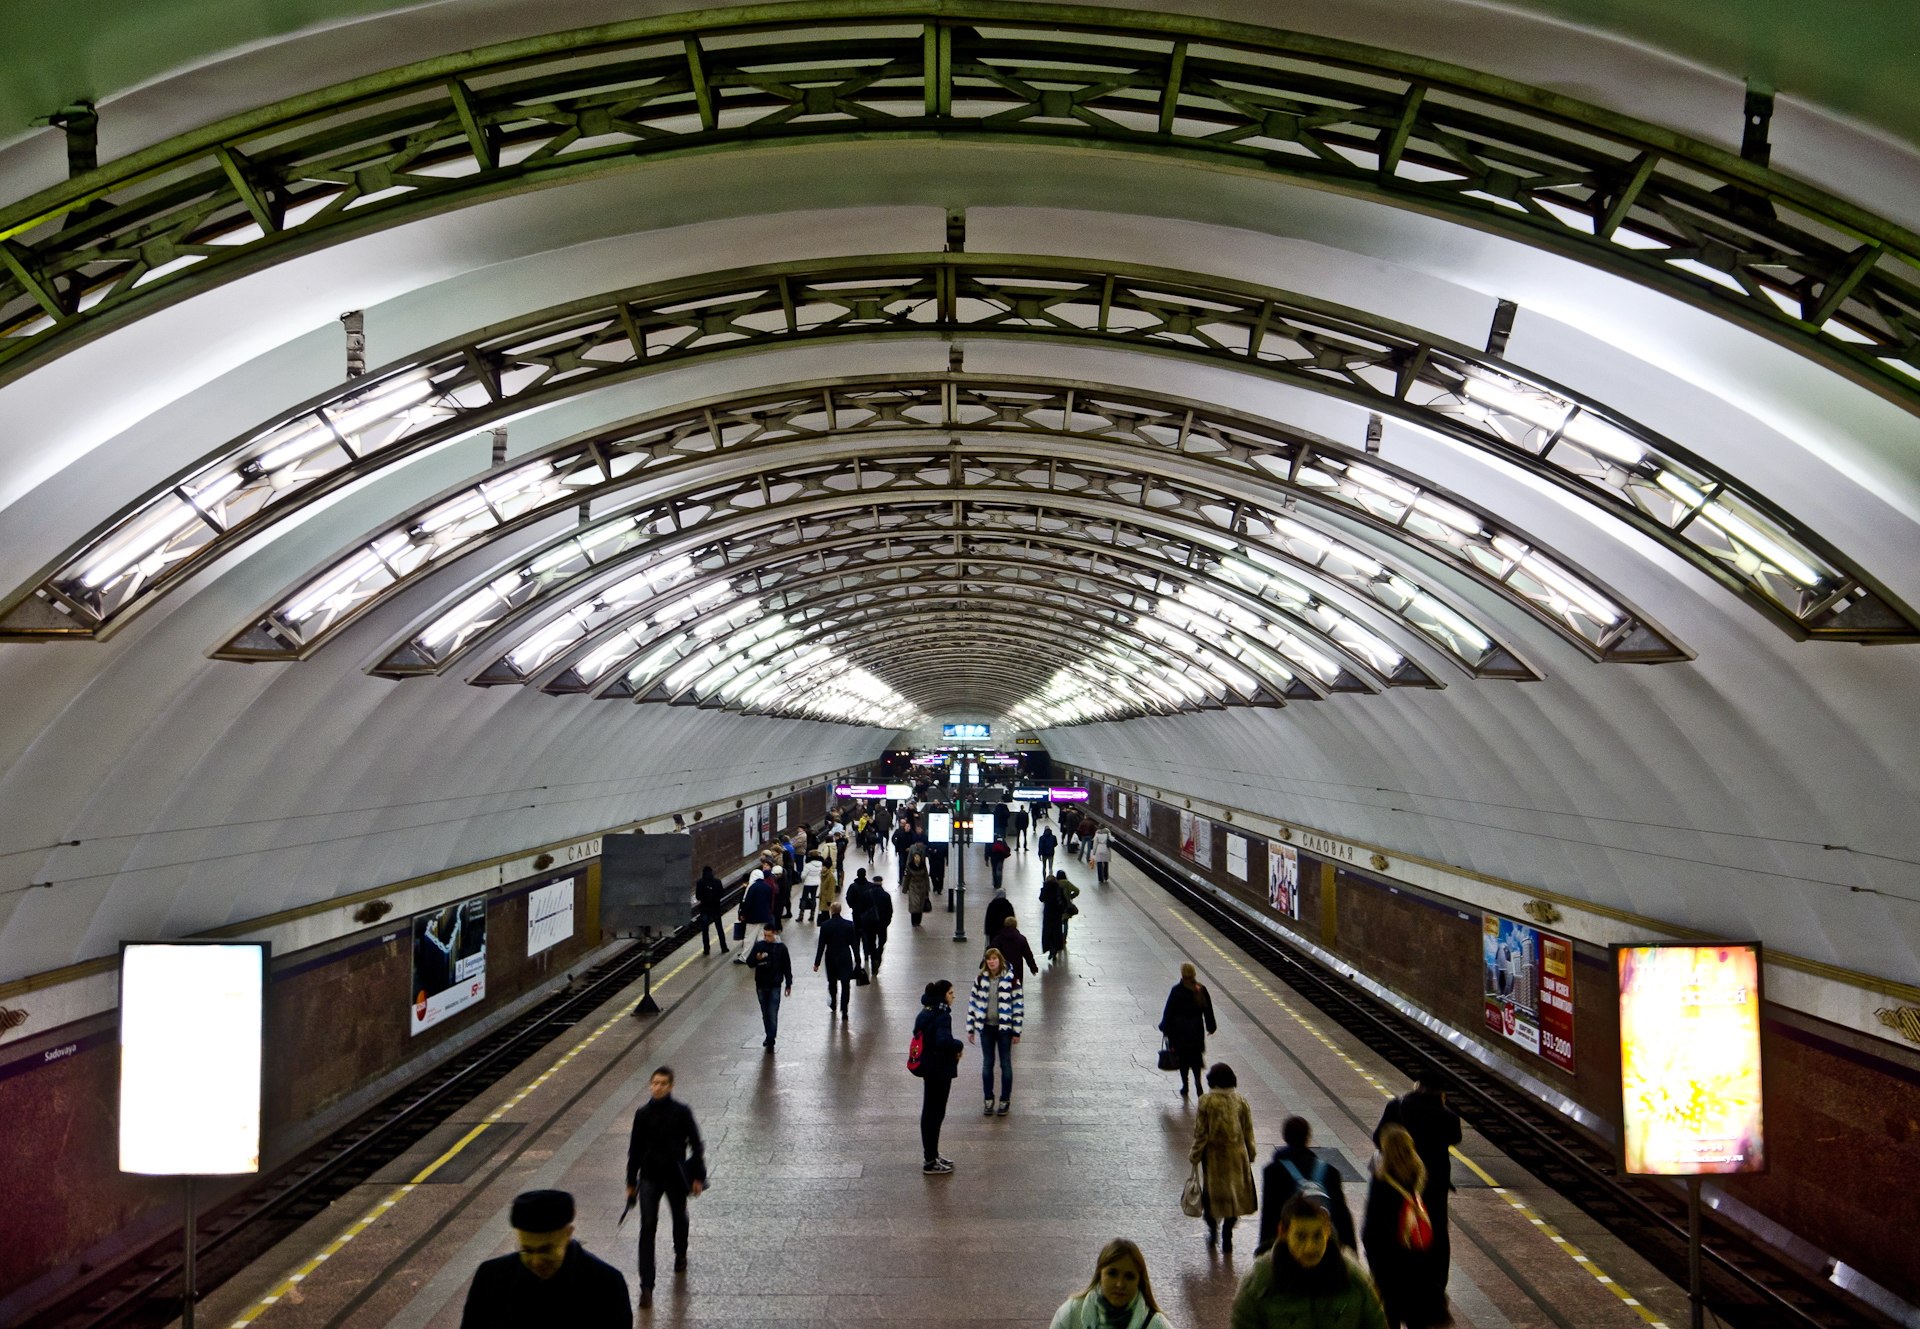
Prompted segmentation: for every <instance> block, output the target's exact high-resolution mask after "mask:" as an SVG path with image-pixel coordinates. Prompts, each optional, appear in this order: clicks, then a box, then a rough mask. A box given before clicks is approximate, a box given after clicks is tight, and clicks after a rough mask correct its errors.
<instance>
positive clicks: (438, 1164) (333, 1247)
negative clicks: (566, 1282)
mask: <svg viewBox="0 0 1920 1329" xmlns="http://www.w3.org/2000/svg"><path fill="white" fill-rule="evenodd" d="M693 960H694V957H693V956H691V955H689V956H688V957H687V958H686V959H684V960H682V961H681V962H680V963H679V964H677V965H675V966H674V967H673V968H672V969H671V970H669V971H668V973H667V976H666V977H665V978H660V979H655V980H654V984H653V986H654V987H655V988H662V987H665V986H666V985H667V984H668V983H670V982H672V981H673V978H674V975H675V974H678V973H679V972H680V971H681V970H682V969H685V968H686V967H687V966H688V965H690V964H692V963H693ZM643 999H644V997H635V998H634V999H633V1001H632V1002H630V1003H629V1004H628V1005H627V1006H625V1007H624V1008H622V1009H621V1010H620V1011H619V1012H618V1013H616V1014H614V1015H611V1016H609V1017H608V1018H607V1019H606V1020H605V1021H604V1022H603V1023H602V1024H601V1025H600V1027H599V1028H598V1029H595V1030H594V1031H593V1032H592V1033H590V1034H588V1035H587V1036H586V1037H585V1038H583V1039H581V1040H580V1041H579V1042H578V1043H575V1044H574V1045H573V1046H572V1047H571V1048H569V1049H567V1051H566V1054H565V1055H563V1056H562V1057H561V1058H560V1059H559V1060H558V1061H556V1062H554V1063H553V1065H551V1066H549V1067H547V1068H546V1069H545V1070H544V1071H541V1072H540V1074H538V1075H536V1076H534V1077H533V1079H531V1080H529V1081H528V1082H527V1083H526V1084H525V1085H523V1086H521V1088H520V1091H519V1092H518V1093H516V1094H514V1096H513V1097H512V1098H509V1099H508V1100H507V1101H506V1102H504V1103H502V1104H501V1105H500V1106H499V1107H497V1108H495V1109H494V1110H493V1111H491V1112H489V1113H488V1114H487V1117H486V1120H485V1121H482V1122H481V1123H480V1124H479V1125H477V1126H475V1127H474V1128H473V1129H472V1130H470V1131H468V1132H467V1133H466V1134H465V1135H463V1136H461V1137H460V1138H459V1139H458V1140H456V1141H455V1142H454V1143H453V1145H452V1146H451V1147H450V1148H449V1149H448V1150H447V1151H446V1152H445V1153H444V1154H441V1155H440V1157H438V1158H436V1159H434V1160H433V1161H432V1162H431V1163H429V1164H427V1165H426V1166H425V1167H423V1168H421V1169H420V1171H418V1172H416V1173H415V1174H414V1175H413V1177H412V1178H411V1179H409V1180H408V1181H407V1183H406V1184H405V1185H403V1186H400V1187H398V1188H396V1189H395V1190H394V1191H393V1193H392V1194H391V1195H388V1196H387V1197H386V1198H385V1199H383V1200H381V1201H380V1203H378V1204H376V1205H375V1206H373V1208H371V1209H369V1210H367V1212H366V1213H364V1214H362V1215H361V1216H360V1217H359V1218H357V1219H355V1220H354V1221H353V1222H352V1223H351V1224H350V1225H348V1227H347V1229H346V1231H344V1232H342V1233H341V1234H340V1235H339V1236H337V1237H335V1238H334V1239H333V1240H332V1241H330V1242H328V1243H327V1244H326V1245H324V1246H322V1247H321V1248H320V1249H319V1250H318V1251H317V1252H315V1253H314V1255H313V1256H312V1257H311V1258H309V1259H308V1260H307V1261H306V1262H305V1263H304V1264H302V1265H301V1266H300V1267H299V1268H298V1269H295V1270H294V1271H293V1272H292V1273H290V1274H288V1275H287V1276H286V1277H285V1278H283V1279H281V1280H280V1282H279V1283H278V1284H276V1285H275V1286H274V1288H273V1290H272V1291H271V1292H268V1293H267V1294H266V1295H265V1296H263V1297H261V1298H260V1300H258V1301H256V1302H254V1303H253V1305H251V1306H249V1307H248V1308H247V1309H246V1310H245V1311H244V1312H243V1313H242V1314H241V1315H239V1316H238V1317H237V1318H236V1319H235V1320H234V1321H233V1323H232V1325H231V1326H230V1329H241V1327H242V1326H243V1325H249V1324H252V1323H253V1322H254V1321H255V1320H257V1319H259V1318H260V1317H261V1316H262V1315H264V1314H266V1313H267V1310H268V1308H269V1307H271V1306H273V1305H274V1304H275V1303H276V1302H278V1301H279V1300H280V1299H281V1298H282V1297H284V1296H286V1295H287V1294H288V1293H289V1292H292V1291H293V1290H294V1289H295V1288H297V1287H298V1286H300V1284H301V1283H303V1282H304V1281H306V1279H307V1278H308V1277H309V1276H310V1275H311V1274H312V1273H313V1272H314V1271H315V1270H316V1269H318V1268H319V1267H320V1266H321V1265H323V1264H325V1263H326V1262H327V1261H328V1260H330V1259H332V1258H333V1257H334V1256H336V1255H338V1254H339V1253H340V1252H341V1250H342V1249H344V1248H345V1246H346V1245H347V1243H348V1242H350V1241H352V1240H353V1239H354V1238H355V1237H357V1236H359V1235H360V1234H361V1233H362V1232H365V1231H366V1230H367V1229H368V1228H370V1227H372V1226H373V1225H374V1223H375V1222H377V1221H378V1220H379V1218H380V1216H381V1215H382V1214H385V1213H386V1212H387V1210H389V1209H391V1208H393V1207H394V1206H395V1205H396V1204H399V1203H400V1201H401V1200H403V1199H405V1198H406V1197H407V1196H408V1195H410V1194H412V1192H413V1190H414V1188H415V1187H416V1186H419V1185H420V1184H421V1183H422V1182H424V1181H426V1180H427V1178H429V1177H431V1176H432V1175H433V1174H434V1173H436V1172H438V1171H439V1170H440V1169H441V1168H443V1167H445V1166H446V1165H447V1164H448V1163H450V1162H452V1161H453V1159H454V1157H455V1155H457V1154H458V1153H459V1152H460V1151H461V1150H462V1149H465V1148H466V1147H467V1146H468V1145H470V1144H472V1143H473V1142H474V1141H475V1140H477V1139H479V1138H480V1136H481V1134H482V1133H483V1132H484V1131H485V1130H486V1129H487V1127H489V1126H492V1125H494V1124H496V1123H497V1122H499V1121H500V1119H501V1118H503V1117H504V1116H506V1114H507V1113H509V1112H511V1111H513V1109H514V1108H516V1107H518V1106H519V1105H520V1104H521V1103H522V1102H523V1101H524V1100H525V1099H526V1097H527V1095H528V1094H531V1093H532V1092H533V1091H534V1090H536V1089H538V1088H539V1087H540V1086H541V1085H543V1084H545V1083H546V1082H547V1081H548V1080H551V1079H552V1078H553V1077H554V1076H555V1075H557V1074H559V1073H560V1071H561V1070H562V1069H563V1068H564V1067H565V1066H566V1064H567V1063H568V1062H570V1061H572V1060H573V1059H574V1058H575V1057H577V1056H579V1055H580V1054H581V1053H582V1052H584V1051H585V1050H586V1049H587V1048H589V1047H591V1046H592V1045H593V1043H594V1042H595V1041H596V1040H597V1039H599V1037H600V1036H601V1035H602V1034H604V1033H606V1032H607V1031H608V1030H610V1029H612V1028H613V1027H614V1026H616V1025H618V1024H619V1023H620V1022H621V1021H622V1020H624V1019H626V1018H627V1017H628V1016H630V1015H632V1014H633V1012H634V1009H635V1008H636V1007H638V1006H639V1005H640V1003H641V1001H642V1000H643Z"/></svg>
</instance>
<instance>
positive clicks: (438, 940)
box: [412, 895, 487, 1034]
mask: <svg viewBox="0 0 1920 1329" xmlns="http://www.w3.org/2000/svg"><path fill="white" fill-rule="evenodd" d="M486 995H487V901H486V897H485V896H478V895H477V896H475V897H473V898H472V899H470V900H462V901H460V902H459V903H458V904H450V905H448V906H446V907H445V908H444V909H436V910H435V911H434V912H432V913H430V914H416V915H414V919H413V1020H412V1027H413V1032H414V1033H416V1034H417V1033H420V1032H422V1031H423V1030H427V1029H431V1028H433V1026H435V1025H436V1024H439V1023H440V1022H441V1021H442V1020H444V1019H446V1018H447V1017H448V1016H449V1015H452V1014H453V1013H454V1012H455V1011H461V1010H465V1009H466V1008H467V1007H469V1006H471V1005H473V1004H474V1003H475V1002H477V1001H479V1000H480V999H481V998H483V997H485V996H486Z"/></svg>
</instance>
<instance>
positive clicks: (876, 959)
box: [866, 881, 893, 974]
mask: <svg viewBox="0 0 1920 1329" xmlns="http://www.w3.org/2000/svg"><path fill="white" fill-rule="evenodd" d="M867 903H868V904H869V905H870V906H871V908H870V909H868V911H867V922H868V923H870V924H871V925H872V929H871V931H870V932H869V933H868V934H867V936H866V943H867V971H868V972H869V973H874V974H877V973H879V972H880V957H881V956H882V955H884V954H885V953H886V949H887V929H888V928H890V927H892V926H893V897H892V896H891V895H888V894H887V888H886V887H884V886H882V885H881V884H880V883H879V882H877V881H869V882H868V883H867Z"/></svg>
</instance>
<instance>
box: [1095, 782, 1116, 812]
mask: <svg viewBox="0 0 1920 1329" xmlns="http://www.w3.org/2000/svg"><path fill="white" fill-rule="evenodd" d="M1117 792H1119V791H1118V790H1116V789H1115V788H1114V787H1113V786H1112V785H1110V784H1106V785H1101V786H1100V811H1101V812H1102V813H1104V814H1105V815H1107V816H1109V817H1117V816H1119V815H1120V814H1119V813H1117V812H1115V811H1114V810H1113V807H1114V804H1113V798H1114V795H1115V794H1116V793H1117Z"/></svg>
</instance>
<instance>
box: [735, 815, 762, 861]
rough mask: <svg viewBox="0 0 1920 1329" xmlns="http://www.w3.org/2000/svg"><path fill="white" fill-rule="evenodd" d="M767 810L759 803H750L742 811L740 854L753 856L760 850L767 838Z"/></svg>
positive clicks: (745, 856) (748, 856)
mask: <svg viewBox="0 0 1920 1329" xmlns="http://www.w3.org/2000/svg"><path fill="white" fill-rule="evenodd" d="M766 819H767V812H766V809H765V808H764V807H762V806H761V805H760V804H758V803H749V804H747V806H746V807H745V808H743V809H741V812H740V856H741V857H742V858H751V857H752V856H753V855H754V854H757V853H759V852H760V845H761V842H762V841H763V840H764V839H765V838H766V829H767V828H766Z"/></svg>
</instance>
